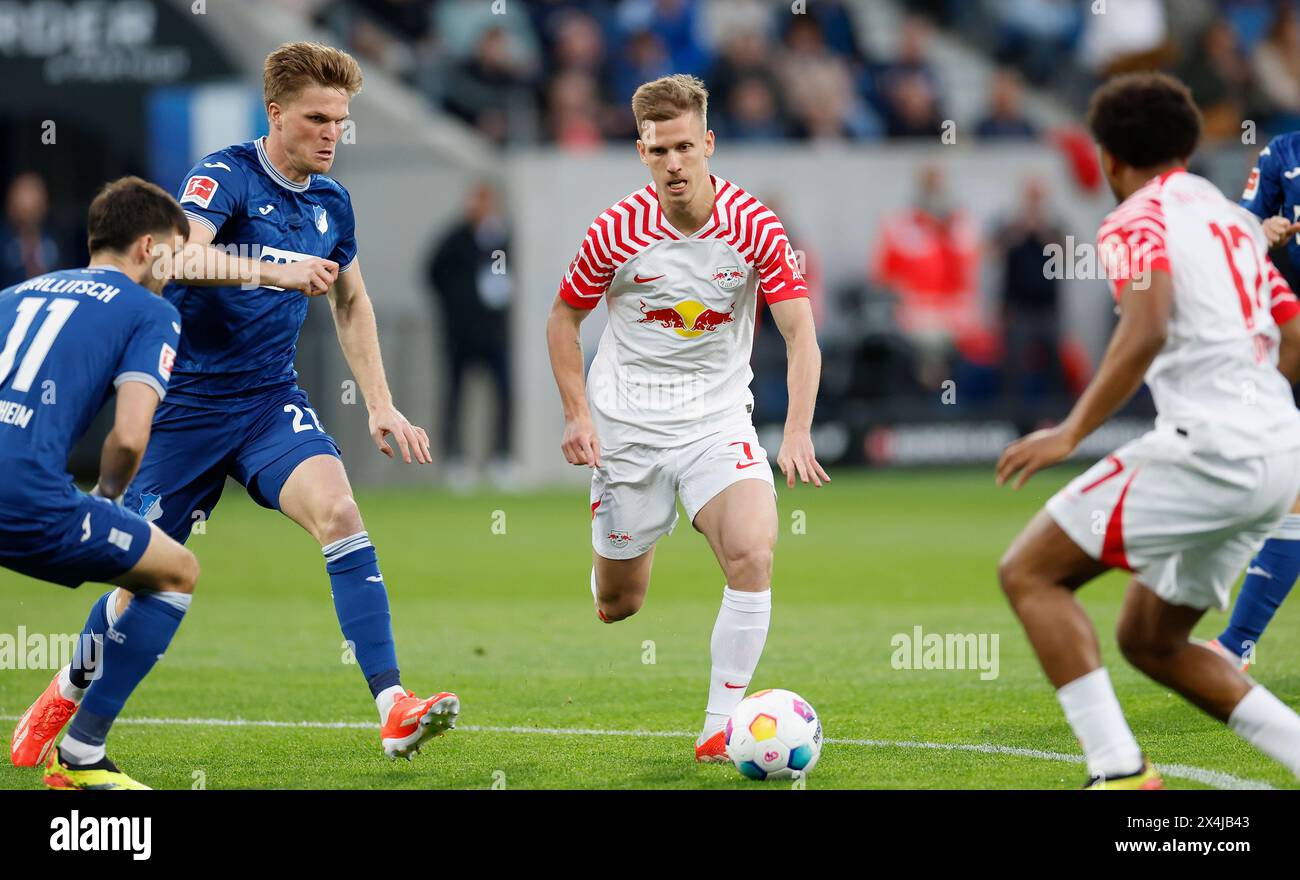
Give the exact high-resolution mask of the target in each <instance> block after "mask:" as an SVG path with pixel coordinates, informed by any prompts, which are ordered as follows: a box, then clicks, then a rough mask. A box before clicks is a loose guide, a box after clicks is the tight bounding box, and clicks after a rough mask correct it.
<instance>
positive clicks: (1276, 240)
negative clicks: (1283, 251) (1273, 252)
mask: <svg viewBox="0 0 1300 880" xmlns="http://www.w3.org/2000/svg"><path fill="white" fill-rule="evenodd" d="M1263 225H1264V236H1265V237H1266V238H1267V239H1268V246H1269V247H1270V248H1275V247H1280V246H1281V245H1282V244H1284V243H1285V242H1286V240H1287V239H1288V238H1290V237H1291V236H1293V235H1300V223H1292V222H1291V221H1290V220H1288V219H1286V218H1285V217H1269V218H1268V219H1267V220H1265V221H1264V224H1263Z"/></svg>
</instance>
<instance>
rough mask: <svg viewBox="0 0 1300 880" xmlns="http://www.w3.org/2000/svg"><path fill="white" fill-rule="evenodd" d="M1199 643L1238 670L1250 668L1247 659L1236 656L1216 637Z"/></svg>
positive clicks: (1243, 670) (1242, 670)
mask: <svg viewBox="0 0 1300 880" xmlns="http://www.w3.org/2000/svg"><path fill="white" fill-rule="evenodd" d="M1201 644H1203V645H1204V646H1205V647H1207V648H1209V649H1210V650H1211V651H1213V652H1214V653H1216V654H1218V655H1219V656H1220V657H1222V658H1223V659H1224V660H1227V661H1228V662H1229V663H1231V664H1232V665H1233V666H1235V667H1237V671H1238V672H1245V671H1246V670H1247V669H1249V668H1250V660H1249V659H1247V658H1245V657H1239V656H1237V655H1236V654H1234V653H1233V652H1232V651H1230V650H1228V648H1227V647H1226V646H1225V645H1224V644H1223V642H1221V641H1219V640H1218V639H1210V640H1209V641H1208V642H1202V643H1201Z"/></svg>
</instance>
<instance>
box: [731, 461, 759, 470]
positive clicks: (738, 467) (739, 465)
mask: <svg viewBox="0 0 1300 880" xmlns="http://www.w3.org/2000/svg"><path fill="white" fill-rule="evenodd" d="M756 464H762V462H761V461H747V462H739V461H738V462H736V470H738V471H743V470H744V469H745V468H747V467H753V466H754V465H756Z"/></svg>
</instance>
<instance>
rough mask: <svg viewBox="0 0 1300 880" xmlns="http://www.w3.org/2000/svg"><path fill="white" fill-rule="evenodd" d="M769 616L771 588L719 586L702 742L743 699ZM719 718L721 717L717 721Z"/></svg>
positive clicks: (718, 727) (764, 636)
mask: <svg viewBox="0 0 1300 880" xmlns="http://www.w3.org/2000/svg"><path fill="white" fill-rule="evenodd" d="M771 618H772V591H771V590H770V589H767V590H763V591H762V592H760V593H751V592H747V591H745V590H733V589H731V587H723V588H722V608H721V609H719V610H718V619H717V621H716V622H715V623H714V624H713V638H712V640H711V641H710V642H709V649H710V653H711V654H712V657H713V670H712V672H711V673H710V677H709V704H708V706H706V707H705V712H706V714H705V720H704V735H703V736H702V737H701V741H703V740H704V739H707V738H708V737H709V736H711V735H712V734H713V733H715V732H717V731H718V730H721V729H722V727H724V726H725V725H726V723H727V719H728V718H730V717H731V713H732V712H734V711H736V706H738V705H740V701H741V700H743V699H744V698H745V689H746V688H748V687H749V680H750V679H751V678H752V677H753V676H754V668H755V667H756V666H758V658H759V657H760V656H762V654H763V644H764V643H765V642H766V641H767V627H768V623H769V622H770V621H771ZM719 719H720V720H719Z"/></svg>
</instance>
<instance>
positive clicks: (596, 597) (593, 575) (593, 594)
mask: <svg viewBox="0 0 1300 880" xmlns="http://www.w3.org/2000/svg"><path fill="white" fill-rule="evenodd" d="M591 598H592V599H593V600H594V601H595V603H596V605H597V606H599V605H600V594H599V593H597V592H596V566H594V565H593V566H592V567H591Z"/></svg>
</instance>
